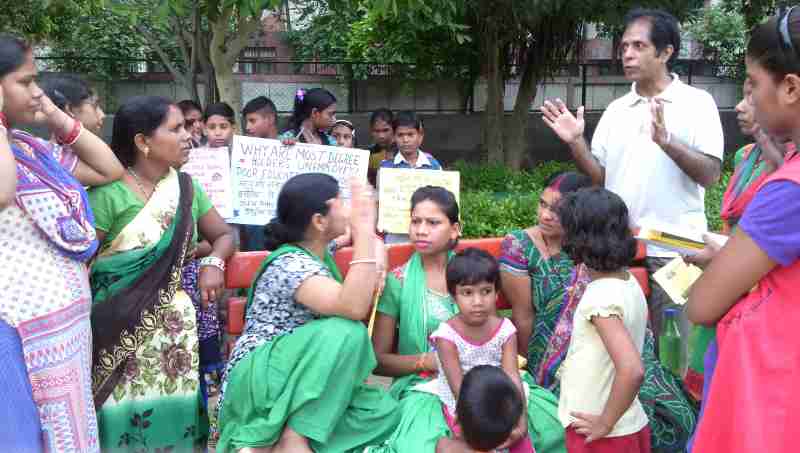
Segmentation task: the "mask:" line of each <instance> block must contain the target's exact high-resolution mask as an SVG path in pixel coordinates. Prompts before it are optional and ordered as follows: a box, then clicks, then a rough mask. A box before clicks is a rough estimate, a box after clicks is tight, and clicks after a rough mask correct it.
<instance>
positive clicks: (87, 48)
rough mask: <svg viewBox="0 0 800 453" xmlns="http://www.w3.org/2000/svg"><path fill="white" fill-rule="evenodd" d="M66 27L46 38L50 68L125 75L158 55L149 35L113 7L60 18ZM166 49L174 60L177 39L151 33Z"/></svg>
mask: <svg viewBox="0 0 800 453" xmlns="http://www.w3.org/2000/svg"><path fill="white" fill-rule="evenodd" d="M57 25H58V27H60V28H61V29H62V30H63V31H62V33H60V36H58V38H57V39H50V40H48V42H47V47H48V48H49V52H48V55H47V56H45V60H44V61H46V62H47V68H48V69H49V70H53V71H60V72H73V73H80V74H86V75H88V76H90V77H91V78H92V79H95V80H113V79H120V78H124V77H126V76H127V75H128V74H129V73H130V72H131V71H132V70H135V68H134V65H139V64H141V63H143V62H145V61H147V60H152V59H155V58H157V57H156V55H155V51H154V50H153V49H152V47H151V45H150V43H149V42H148V39H146V38H144V36H142V34H141V33H139V31H138V30H137V29H136V28H135V27H133V26H132V25H131V24H130V23H129V21H128V20H126V18H124V17H121V16H120V15H118V14H116V13H115V12H114V11H113V10H111V9H102V10H99V11H96V12H95V13H93V14H92V15H89V16H71V17H63V18H60V19H59V20H58V22H57ZM149 37H150V39H154V40H156V42H157V43H158V44H159V45H160V47H161V48H163V49H166V52H167V53H168V54H169V59H170V60H171V61H177V60H178V59H179V56H178V49H177V47H176V46H175V45H174V40H170V39H168V37H167V36H166V35H162V34H159V35H150V36H149Z"/></svg>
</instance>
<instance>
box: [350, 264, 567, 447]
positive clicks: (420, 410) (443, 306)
mask: <svg viewBox="0 0 800 453" xmlns="http://www.w3.org/2000/svg"><path fill="white" fill-rule="evenodd" d="M378 311H380V312H381V313H383V314H385V315H387V316H390V317H392V318H394V319H396V320H397V325H398V335H399V338H398V353H399V354H401V355H415V354H422V353H424V352H429V351H430V348H429V343H428V337H429V336H430V335H431V333H433V331H434V330H436V328H438V326H439V324H440V323H441V322H443V321H446V320H447V319H449V318H451V317H452V316H453V315H455V314H456V313H457V312H458V307H457V306H456V304H455V303H454V302H453V301H452V299H451V298H450V297H449V296H446V297H445V296H444V295H439V294H436V293H435V292H433V291H431V290H430V289H428V288H427V284H426V283H425V271H424V270H423V268H422V259H421V257H420V255H419V254H416V253H415V254H414V255H412V256H411V259H410V260H409V261H408V263H406V265H405V266H403V267H401V268H398V269H395V270H394V271H392V272H391V273H390V274H389V276H388V277H387V280H386V288H385V289H384V292H383V296H382V297H381V301H380V303H379V305H378ZM430 378H431V377H430V376H426V377H422V376H419V375H417V374H412V375H408V376H404V377H402V378H398V379H396V380H395V382H394V384H393V385H392V389H391V393H392V395H393V396H395V397H396V398H398V399H399V400H400V409H399V411H400V414H401V418H400V424H399V426H398V427H397V429H396V430H395V431H394V433H393V434H392V435H391V436H390V437H389V439H387V440H386V442H384V443H382V444H380V445H375V446H373V447H370V448H369V449H367V450H366V451H367V452H371V453H405V452H408V453H433V452H434V451H435V450H436V443H437V441H438V440H439V438H441V437H445V436H447V437H449V436H451V435H452V433H451V431H450V429H449V428H448V426H447V422H446V420H445V418H444V414H443V412H442V403H441V401H440V399H439V397H438V396H436V395H433V394H431V393H427V392H421V391H416V390H414V389H413V387H414V386H415V385H417V384H419V383H422V382H425V381H427V380H429V379H430ZM557 409H558V400H557V399H556V398H555V396H554V395H552V394H551V393H549V392H547V391H546V390H544V389H542V388H541V387H538V386H535V385H531V392H530V396H529V400H528V431H529V432H530V435H531V440H532V441H533V444H534V448H535V449H536V451H537V453H556V452H558V453H562V452H565V451H566V450H565V446H564V429H563V428H562V427H561V423H560V422H559V421H558V416H557Z"/></svg>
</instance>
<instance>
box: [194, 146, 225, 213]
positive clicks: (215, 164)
mask: <svg viewBox="0 0 800 453" xmlns="http://www.w3.org/2000/svg"><path fill="white" fill-rule="evenodd" d="M181 171H182V172H185V173H188V174H190V175H192V176H193V177H194V178H195V179H196V180H197V182H199V183H200V185H201V186H202V187H203V191H205V193H206V195H208V198H209V199H210V200H211V203H212V204H213V205H214V207H215V208H217V212H219V215H221V216H222V217H223V218H225V219H227V218H230V217H231V216H232V215H233V198H232V196H231V163H230V156H229V154H228V148H227V147H223V148H206V147H202V148H194V149H192V150H191V152H190V153H189V161H188V162H186V163H185V164H183V166H182V167H181Z"/></svg>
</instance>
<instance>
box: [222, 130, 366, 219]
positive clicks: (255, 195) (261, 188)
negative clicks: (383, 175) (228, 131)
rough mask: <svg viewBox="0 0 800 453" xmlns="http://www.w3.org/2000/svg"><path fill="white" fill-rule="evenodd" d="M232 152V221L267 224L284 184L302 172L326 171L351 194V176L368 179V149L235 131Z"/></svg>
mask: <svg viewBox="0 0 800 453" xmlns="http://www.w3.org/2000/svg"><path fill="white" fill-rule="evenodd" d="M232 148H233V151H232V153H231V160H232V163H231V183H232V188H233V190H232V192H233V218H234V219H235V220H232V222H233V223H239V224H244V225H264V224H266V223H268V222H269V221H270V220H271V219H272V218H273V217H274V216H275V210H276V209H277V206H276V203H277V201H278V194H279V193H280V191H281V187H283V184H284V183H285V182H286V181H288V180H289V179H290V178H292V177H293V176H295V175H298V174H302V173H325V174H328V175H331V176H333V177H334V178H336V179H337V180H338V181H339V187H340V188H341V191H342V196H343V198H345V199H349V198H350V187H349V184H348V183H349V180H350V178H352V177H356V178H358V179H360V180H363V181H366V180H367V167H368V166H369V151H367V150H363V149H356V148H341V147H336V146H323V145H311V144H307V143H297V144H295V145H292V146H285V145H283V144H282V143H281V142H280V141H278V140H270V139H263V138H255V137H244V136H240V135H236V136H234V137H233V144H232Z"/></svg>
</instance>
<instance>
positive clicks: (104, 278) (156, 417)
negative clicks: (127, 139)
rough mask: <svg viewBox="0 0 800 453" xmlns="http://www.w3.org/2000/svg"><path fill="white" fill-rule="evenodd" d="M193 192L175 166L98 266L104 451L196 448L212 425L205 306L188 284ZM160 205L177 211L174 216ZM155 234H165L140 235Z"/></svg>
mask: <svg viewBox="0 0 800 453" xmlns="http://www.w3.org/2000/svg"><path fill="white" fill-rule="evenodd" d="M193 197H194V190H193V185H192V180H191V178H190V177H189V176H188V175H185V174H180V175H179V174H177V173H174V172H173V173H171V174H170V175H169V176H168V177H167V178H165V180H164V182H163V184H159V186H158V187H157V189H156V192H155V193H154V194H153V196H152V197H151V200H150V201H148V202H147V204H146V205H145V207H144V208H143V209H142V211H141V212H140V213H139V214H137V217H136V219H134V220H133V221H131V222H130V223H129V224H128V225H126V226H125V229H123V231H122V232H120V234H119V235H118V236H117V239H118V240H114V241H113V242H112V243H111V244H110V246H109V247H106V248H104V250H102V251H101V253H100V256H99V258H98V259H97V261H96V262H95V263H94V265H93V266H92V271H91V275H90V281H91V285H92V294H93V306H92V336H93V370H92V390H93V394H94V399H95V406H96V408H97V411H98V417H97V419H98V425H99V432H100V441H101V448H102V449H103V450H104V451H115V452H117V451H145V452H151V451H158V450H162V451H172V452H191V451H193V450H194V449H195V448H196V447H197V445H198V444H202V443H203V441H204V437H205V435H206V433H207V429H208V421H207V417H205V414H204V413H203V412H202V411H201V406H200V399H199V398H200V394H199V389H198V382H197V379H198V377H197V371H196V370H197V364H198V361H197V359H198V352H197V332H196V330H195V322H194V319H195V318H194V317H195V313H194V310H193V308H192V305H191V300H190V299H189V298H188V296H187V295H186V294H185V293H184V292H183V291H182V290H181V288H180V276H181V271H182V267H183V264H184V261H185V258H186V256H187V252H188V251H189V250H190V248H191V246H192V238H193V233H194V224H195V222H194V218H193V215H192V201H193ZM176 205H177V209H175V206H176ZM153 213H166V214H167V215H169V216H170V218H171V222H170V224H169V226H166V223H162V222H156V221H154V220H153V215H152V214H153ZM173 215H174V218H172V216H173ZM162 218H163V217H162ZM162 228H163V229H162ZM140 233H142V234H140ZM145 236H148V237H149V238H151V239H152V238H157V241H155V242H150V241H149V240H142V241H141V243H140V244H139V243H138V242H139V238H140V237H142V238H144V237H145ZM121 244H124V245H121Z"/></svg>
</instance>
